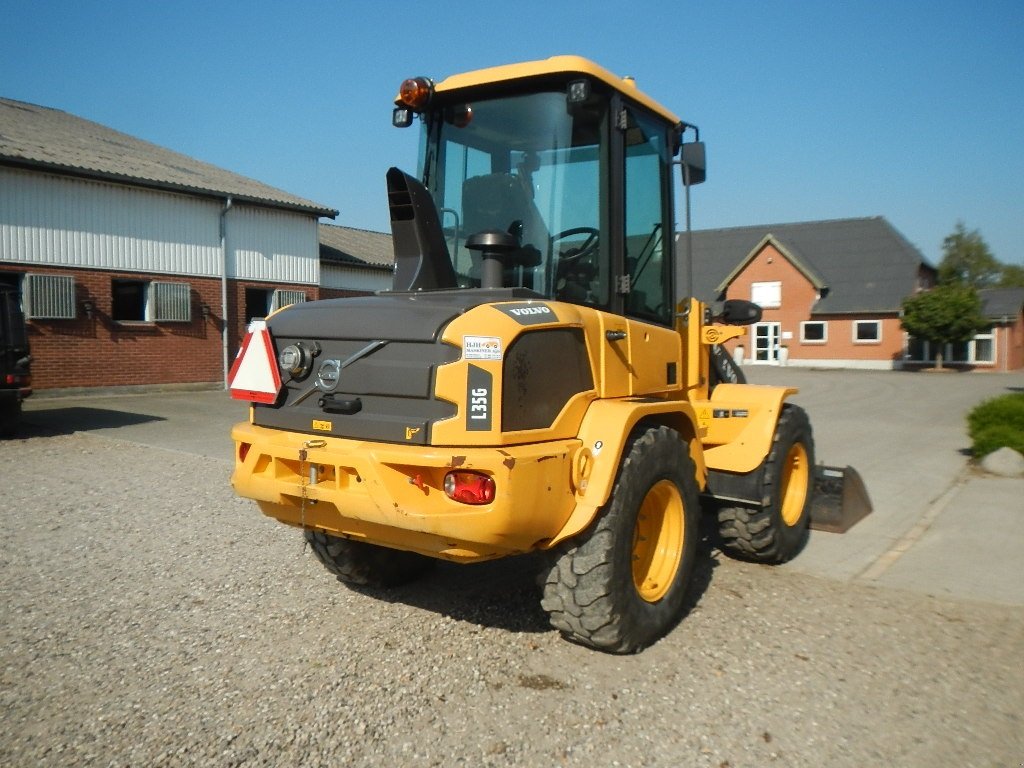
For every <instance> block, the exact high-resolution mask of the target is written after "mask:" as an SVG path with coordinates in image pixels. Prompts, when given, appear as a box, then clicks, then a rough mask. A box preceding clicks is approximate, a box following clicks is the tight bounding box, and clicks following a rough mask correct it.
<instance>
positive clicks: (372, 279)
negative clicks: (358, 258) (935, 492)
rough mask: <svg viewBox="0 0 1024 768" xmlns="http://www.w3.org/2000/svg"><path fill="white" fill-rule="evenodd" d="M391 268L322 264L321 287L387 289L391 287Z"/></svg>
mask: <svg viewBox="0 0 1024 768" xmlns="http://www.w3.org/2000/svg"><path fill="white" fill-rule="evenodd" d="M391 278H392V272H391V270H390V269H387V270H385V269H363V268H360V267H348V266H342V265H340V264H321V265H320V287H321V288H335V289H340V290H348V291H387V290H390V289H391Z"/></svg>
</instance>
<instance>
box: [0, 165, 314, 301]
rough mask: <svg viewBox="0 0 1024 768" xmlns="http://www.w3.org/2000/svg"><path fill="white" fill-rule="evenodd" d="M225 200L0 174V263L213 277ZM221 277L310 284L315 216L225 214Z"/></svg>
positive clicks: (218, 264)
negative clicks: (224, 271) (223, 272)
mask: <svg viewBox="0 0 1024 768" xmlns="http://www.w3.org/2000/svg"><path fill="white" fill-rule="evenodd" d="M223 206H224V203H223V201H219V200H214V199H207V198H201V197H193V196H190V195H184V194H174V193H169V192H159V191H152V190H147V189H142V188H139V187H131V186H125V185H119V184H108V183H106V182H99V181H90V180H84V179H74V178H69V177H65V176H58V175H54V174H49V173H40V172H35V171H25V170H19V169H12V168H0V261H6V262H15V263H23V264H26V265H47V266H55V267H76V268H84V269H110V270H118V271H125V272H147V273H160V274H170V275H195V276H201V277H219V276H220V275H221V270H222V251H221V241H220V216H221V210H222V209H223ZM227 233H228V238H227V241H228V251H229V254H228V277H233V278H239V279H248V280H265V281H270V282H278V283H300V284H303V283H304V284H309V285H315V284H316V283H317V282H318V280H319V277H320V257H319V245H318V241H317V222H316V219H315V218H313V217H312V216H306V215H303V214H299V213H289V212H287V211H278V210H273V209H265V208H259V207H255V206H247V205H242V204H237V205H235V206H234V207H233V208H232V209H231V210H230V211H229V212H228V214H227Z"/></svg>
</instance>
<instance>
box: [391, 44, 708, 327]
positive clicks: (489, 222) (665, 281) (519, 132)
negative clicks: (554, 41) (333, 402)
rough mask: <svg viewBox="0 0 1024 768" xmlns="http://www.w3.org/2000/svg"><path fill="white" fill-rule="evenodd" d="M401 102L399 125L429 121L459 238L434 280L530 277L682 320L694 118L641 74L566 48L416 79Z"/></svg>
mask: <svg viewBox="0 0 1024 768" xmlns="http://www.w3.org/2000/svg"><path fill="white" fill-rule="evenodd" d="M396 104H398V107H397V108H396V110H395V116H394V123H395V125H398V126H407V125H409V124H411V122H412V117H413V114H418V115H419V117H420V120H421V122H422V136H421V144H420V161H419V176H420V178H421V179H422V183H423V186H424V187H425V189H426V191H427V192H428V193H429V197H430V200H431V201H432V203H433V207H434V208H435V209H436V216H437V224H438V225H439V228H440V233H441V238H443V248H444V249H445V250H446V251H447V253H444V254H440V253H434V254H433V256H432V257H431V258H434V259H435V260H436V262H442V264H441V266H439V267H437V268H436V269H435V271H436V272H437V273H438V274H440V275H442V277H441V278H440V280H439V282H436V283H434V284H431V285H429V286H427V287H441V288H455V287H458V288H491V289H493V288H520V289H525V290H527V291H531V292H533V293H534V294H536V295H537V297H538V298H546V299H554V300H557V301H566V302H571V303H574V304H580V305H585V306H590V307H594V308H597V309H602V310H607V311H610V312H613V313H616V314H625V315H629V316H632V317H635V318H637V319H642V320H646V321H649V322H654V323H658V324H662V325H671V324H672V320H673V312H674V309H675V298H674V297H675V295H676V294H675V285H674V282H675V269H674V254H673V244H674V238H673V237H672V234H673V232H674V227H673V185H672V182H671V167H672V160H673V157H674V156H675V155H676V154H677V152H678V150H679V148H680V146H681V144H680V141H681V137H682V133H683V131H684V130H685V129H686V127H687V126H686V125H685V124H684V123H682V122H681V121H679V120H678V118H676V117H675V116H674V115H672V114H671V113H668V112H667V111H666V110H664V109H663V108H661V107H660V106H659V105H657V104H656V103H655V102H653V101H652V100H651V99H649V98H648V97H646V96H644V95H643V94H642V93H640V92H639V91H637V90H636V87H635V85H633V82H632V80H629V79H626V80H622V79H619V78H616V77H615V76H614V75H612V74H610V73H608V72H607V71H606V70H604V69H602V68H600V67H598V66H597V65H595V64H593V63H591V62H589V61H586V60H585V59H580V58H577V57H556V58H554V59H548V60H546V61H541V62H531V63H529V64H525V65H515V66H510V67H497V68H494V69H489V70H482V71H480V72H476V73H470V74H468V75H459V76H457V77H454V78H449V79H448V80H445V81H442V82H441V83H438V84H436V85H435V84H433V83H432V82H431V81H429V80H427V79H426V78H414V79H411V80H407V81H406V82H405V83H403V84H402V88H401V90H400V95H399V99H398V100H397V101H396ZM696 173H699V174H702V169H696V171H695V174H696ZM695 180H696V181H699V180H702V178H701V179H695ZM391 181H392V180H391V178H390V176H389V190H391V189H392V184H391ZM392 198H393V199H394V194H392ZM392 219H393V226H394V219H395V215H394V205H393V208H392ZM395 234H396V256H397V255H398V253H399V250H400V247H401V246H400V244H399V243H398V240H399V237H398V234H399V233H398V231H396V232H395ZM433 250H434V251H440V250H441V245H440V243H439V242H438V240H437V239H435V241H434V247H433ZM446 261H447V262H450V264H451V271H449V270H448V269H447V264H445V263H443V262H446ZM436 262H435V263H436ZM397 274H398V273H397V272H396V276H397ZM399 282H403V281H398V282H396V289H408V288H410V287H413V286H411V285H400V284H398V283H399ZM404 282H408V281H404ZM418 287H424V286H418Z"/></svg>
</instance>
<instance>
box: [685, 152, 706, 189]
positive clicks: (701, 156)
mask: <svg viewBox="0 0 1024 768" xmlns="http://www.w3.org/2000/svg"><path fill="white" fill-rule="evenodd" d="M682 166H683V184H684V185H687V186H693V185H694V184H703V183H704V179H706V178H707V175H708V174H707V167H708V166H707V157H706V155H705V151H704V142H703V141H691V142H688V143H686V144H683V162H682Z"/></svg>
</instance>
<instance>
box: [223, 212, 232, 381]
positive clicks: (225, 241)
mask: <svg viewBox="0 0 1024 768" xmlns="http://www.w3.org/2000/svg"><path fill="white" fill-rule="evenodd" d="M231 206H232V199H231V195H228V196H227V198H226V199H225V200H224V207H223V208H222V209H221V212H220V259H221V270H220V317H221V321H220V344H221V358H222V367H223V372H224V389H227V388H228V220H227V216H228V211H230V210H231Z"/></svg>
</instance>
